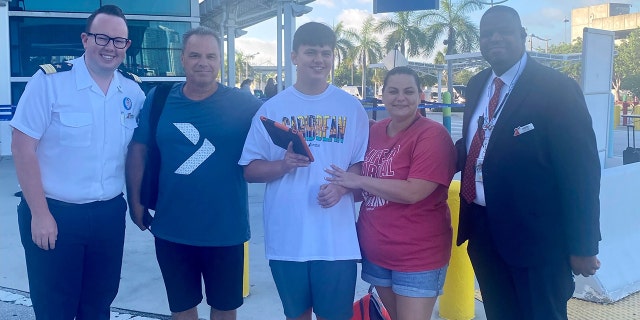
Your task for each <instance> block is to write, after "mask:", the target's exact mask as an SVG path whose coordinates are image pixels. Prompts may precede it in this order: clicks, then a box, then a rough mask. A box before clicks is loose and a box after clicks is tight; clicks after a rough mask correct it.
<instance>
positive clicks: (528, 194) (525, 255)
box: [456, 57, 601, 266]
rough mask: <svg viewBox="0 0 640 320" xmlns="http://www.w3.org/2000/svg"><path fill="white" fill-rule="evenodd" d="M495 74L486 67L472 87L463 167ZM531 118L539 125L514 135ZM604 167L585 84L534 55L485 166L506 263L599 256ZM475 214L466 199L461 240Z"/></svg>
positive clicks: (492, 219)
mask: <svg viewBox="0 0 640 320" xmlns="http://www.w3.org/2000/svg"><path fill="white" fill-rule="evenodd" d="M490 76H491V69H486V70H483V71H482V72H480V73H479V74H477V75H476V76H474V77H473V78H472V79H471V80H469V84H468V86H467V102H466V105H467V107H466V108H467V109H466V110H465V113H464V122H463V129H462V137H463V138H462V139H460V140H459V141H458V142H457V143H456V147H457V148H458V159H459V162H458V168H459V169H460V170H464V162H465V161H466V158H467V152H466V147H465V141H464V140H465V139H466V137H467V136H468V130H469V121H477V119H471V116H472V115H473V110H474V108H476V107H478V106H477V104H478V100H479V99H480V97H481V94H484V93H485V92H484V85H485V84H486V82H487V81H488V79H489V77H490ZM482 107H484V106H482ZM529 123H531V124H533V125H534V129H533V130H531V131H529V132H526V133H523V134H521V135H519V136H514V129H515V128H517V127H520V126H524V125H527V124H529ZM600 173H601V169H600V160H599V157H598V151H597V147H596V138H595V134H594V132H593V128H592V125H591V116H590V115H589V112H588V110H587V107H586V103H585V100H584V96H583V93H582V91H581V89H580V87H579V86H578V84H577V83H576V82H575V81H574V80H572V79H570V78H568V77H567V76H565V75H563V74H561V73H560V72H557V71H555V70H553V69H551V68H548V67H545V66H543V65H541V64H539V63H537V62H536V61H535V60H533V59H532V58H530V57H529V58H528V60H527V64H526V67H525V69H524V70H523V72H522V74H521V75H520V78H519V79H518V81H517V82H516V84H515V87H514V88H513V90H512V91H511V93H510V95H509V97H508V99H507V102H506V104H505V105H504V107H503V110H502V113H501V114H500V115H499V118H498V120H497V122H496V126H495V128H494V129H493V132H492V134H491V139H490V140H489V145H488V146H487V151H486V155H485V159H484V163H483V168H482V174H483V181H484V190H485V199H486V209H487V215H488V219H489V229H490V233H491V236H492V237H493V240H494V242H495V244H496V247H497V249H498V252H499V253H500V255H501V256H502V257H503V258H504V259H505V261H507V262H508V263H510V264H512V265H514V266H535V265H537V264H541V263H544V262H545V261H548V259H552V258H558V257H567V259H568V255H577V256H593V255H596V254H597V253H598V242H599V241H600V223H599V216H600V200H599V192H600ZM463 176H464V174H463ZM470 218H471V217H470V216H469V205H468V204H467V203H466V201H465V200H464V199H461V206H460V226H459V233H458V245H460V244H461V243H462V242H464V241H465V240H467V239H468V238H469V232H470V227H471V223H473V221H472V220H471V219H470Z"/></svg>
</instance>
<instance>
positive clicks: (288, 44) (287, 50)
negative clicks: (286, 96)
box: [283, 1, 296, 87]
mask: <svg viewBox="0 0 640 320" xmlns="http://www.w3.org/2000/svg"><path fill="white" fill-rule="evenodd" d="M283 12H284V25H283V28H284V54H285V55H291V51H292V47H293V34H294V32H295V31H296V18H295V16H294V15H293V9H292V8H291V1H286V2H284V3H283ZM295 81H296V69H295V66H294V65H293V63H292V62H291V58H285V59H284V84H285V87H289V86H292V85H293V84H294V83H295Z"/></svg>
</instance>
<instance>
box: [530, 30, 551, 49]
mask: <svg viewBox="0 0 640 320" xmlns="http://www.w3.org/2000/svg"><path fill="white" fill-rule="evenodd" d="M533 38H536V39H538V40H542V41H544V42H546V45H545V48H544V53H548V52H549V40H551V39H545V38H541V37H539V36H536V35H535V34H533V33H532V34H531V39H530V40H529V41H530V42H529V47H530V50H529V51H533Z"/></svg>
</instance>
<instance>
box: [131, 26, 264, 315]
mask: <svg viewBox="0 0 640 320" xmlns="http://www.w3.org/2000/svg"><path fill="white" fill-rule="evenodd" d="M218 43H219V37H218V36H217V35H216V33H215V32H214V31H213V30H211V29H208V28H205V27H198V28H195V29H192V30H190V31H188V32H187V33H185V34H184V36H183V44H184V48H183V51H182V57H181V59H182V64H183V67H184V70H185V74H186V82H183V83H177V84H175V85H173V87H172V88H171V89H170V91H169V95H168V96H167V99H166V103H165V105H164V108H163V109H162V113H161V115H160V117H159V119H158V123H157V130H156V134H155V136H151V135H152V133H151V132H153V130H152V128H151V127H152V126H153V125H154V124H151V123H150V118H151V116H150V109H151V106H152V101H153V96H154V94H155V92H156V91H157V90H158V88H155V89H152V90H151V92H149V99H147V100H146V102H145V105H144V108H143V111H142V112H141V115H140V124H139V127H138V128H137V129H136V131H135V133H134V136H133V138H132V142H131V144H130V146H129V153H128V156H127V168H126V169H127V170H126V171H127V173H126V175H127V193H128V200H129V211H130V214H131V218H132V219H133V222H134V223H135V224H136V225H137V226H138V227H139V228H140V229H141V230H146V229H147V228H149V230H150V231H151V233H153V235H154V237H155V245H156V257H157V259H158V264H159V265H160V270H161V272H162V276H163V278H164V283H165V287H166V290H167V297H168V299H169V309H170V310H171V313H172V317H173V318H174V319H198V312H197V309H196V307H197V305H198V304H199V303H200V302H201V301H202V298H203V296H202V287H201V281H202V279H204V283H205V292H206V296H207V304H209V305H210V306H211V314H210V316H211V319H214V318H215V319H235V318H236V309H237V308H238V307H240V305H242V280H243V279H242V276H243V260H244V248H243V243H244V242H246V241H247V240H249V237H250V232H249V219H248V211H249V210H248V201H247V183H246V181H245V180H244V178H243V171H242V168H241V167H240V166H239V165H238V164H237V161H238V159H239V158H240V154H241V152H242V147H243V145H244V140H245V138H246V135H247V132H248V130H249V127H250V125H251V118H252V116H253V115H254V114H255V112H256V110H257V109H258V108H259V107H260V105H261V102H260V101H259V100H257V99H256V98H255V97H253V95H251V94H250V93H247V92H245V91H241V90H239V89H238V88H229V87H227V86H224V85H222V84H220V83H218V82H217V81H216V78H217V75H218V72H219V70H220V59H221V53H220V48H219V46H218ZM155 107H156V106H154V108H155ZM154 140H155V142H156V143H157V146H158V149H159V154H160V158H161V161H160V163H161V165H160V171H159V188H158V189H159V191H158V201H157V204H156V211H155V215H154V216H153V219H152V221H151V223H149V222H148V221H147V220H146V219H145V218H144V217H145V216H147V217H150V215H149V213H148V208H146V207H145V206H144V205H143V204H142V203H141V201H140V190H141V186H142V180H143V179H142V177H143V172H144V168H145V164H146V160H145V159H146V157H147V151H148V146H150V145H151V143H153V141H154Z"/></svg>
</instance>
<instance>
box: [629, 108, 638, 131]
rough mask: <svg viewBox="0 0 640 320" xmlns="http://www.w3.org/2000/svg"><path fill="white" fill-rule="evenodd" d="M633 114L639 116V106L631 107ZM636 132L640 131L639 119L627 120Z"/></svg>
mask: <svg viewBox="0 0 640 320" xmlns="http://www.w3.org/2000/svg"><path fill="white" fill-rule="evenodd" d="M633 114H635V115H640V104H639V105H636V106H635V107H633ZM629 120H630V121H632V123H633V126H634V128H635V129H636V130H640V119H629Z"/></svg>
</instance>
